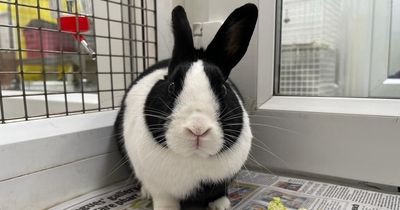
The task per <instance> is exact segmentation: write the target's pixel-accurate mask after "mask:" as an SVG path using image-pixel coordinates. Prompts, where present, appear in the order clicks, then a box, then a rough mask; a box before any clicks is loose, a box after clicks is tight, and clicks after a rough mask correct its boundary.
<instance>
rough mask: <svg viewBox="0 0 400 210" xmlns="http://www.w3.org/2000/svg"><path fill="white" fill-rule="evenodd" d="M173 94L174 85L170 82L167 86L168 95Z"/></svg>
mask: <svg viewBox="0 0 400 210" xmlns="http://www.w3.org/2000/svg"><path fill="white" fill-rule="evenodd" d="M174 92H175V83H174V82H171V83H170V84H169V85H168V93H171V94H172V93H174Z"/></svg>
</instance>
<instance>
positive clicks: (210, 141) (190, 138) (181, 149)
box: [166, 129, 223, 158]
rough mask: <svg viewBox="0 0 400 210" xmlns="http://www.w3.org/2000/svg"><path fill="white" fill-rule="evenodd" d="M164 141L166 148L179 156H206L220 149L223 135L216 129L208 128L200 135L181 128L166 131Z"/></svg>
mask: <svg viewBox="0 0 400 210" xmlns="http://www.w3.org/2000/svg"><path fill="white" fill-rule="evenodd" d="M166 143H167V146H168V149H170V150H172V151H173V152H175V153H177V154H179V155H181V156H184V157H190V156H199V157H202V158H207V157H210V156H213V155H215V154H217V153H218V152H219V151H220V150H221V148H222V146H223V136H222V133H221V131H219V130H218V129H210V130H209V131H207V132H204V133H202V134H201V135H199V134H197V135H196V134H193V133H191V132H189V131H187V130H185V129H182V130H181V131H176V130H175V131H167V133H166Z"/></svg>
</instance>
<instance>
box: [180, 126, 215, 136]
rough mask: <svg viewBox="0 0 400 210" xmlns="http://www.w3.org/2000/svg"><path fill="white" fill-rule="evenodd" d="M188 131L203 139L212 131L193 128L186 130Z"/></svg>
mask: <svg viewBox="0 0 400 210" xmlns="http://www.w3.org/2000/svg"><path fill="white" fill-rule="evenodd" d="M186 130H187V131H188V132H189V133H191V134H192V135H194V136H197V137H201V136H204V135H206V134H207V133H208V132H209V131H210V130H211V128H199V127H191V128H186Z"/></svg>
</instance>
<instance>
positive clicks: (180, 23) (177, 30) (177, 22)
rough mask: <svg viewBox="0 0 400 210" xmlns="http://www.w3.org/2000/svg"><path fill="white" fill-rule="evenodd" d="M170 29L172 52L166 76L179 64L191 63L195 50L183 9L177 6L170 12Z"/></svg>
mask: <svg viewBox="0 0 400 210" xmlns="http://www.w3.org/2000/svg"><path fill="white" fill-rule="evenodd" d="M172 29H173V33H174V50H173V51H172V58H171V61H170V64H169V67H168V74H169V75H170V74H171V72H172V71H173V70H174V69H175V66H176V65H177V64H179V63H181V62H185V61H193V60H194V58H195V49H194V44H193V37H192V29H191V28H190V25H189V21H188V19H187V16H186V12H185V9H183V7H181V6H177V7H175V8H174V10H173V11H172Z"/></svg>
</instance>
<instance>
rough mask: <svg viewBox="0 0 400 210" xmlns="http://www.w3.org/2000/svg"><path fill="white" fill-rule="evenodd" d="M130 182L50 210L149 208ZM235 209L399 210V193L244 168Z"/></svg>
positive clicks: (234, 189) (232, 192)
mask: <svg viewBox="0 0 400 210" xmlns="http://www.w3.org/2000/svg"><path fill="white" fill-rule="evenodd" d="M139 191H140V190H139V189H138V187H137V186H136V185H134V184H132V183H129V182H126V181H124V182H121V183H118V184H116V185H113V186H110V187H107V188H104V189H101V190H98V191H95V192H92V193H89V194H87V195H83V196H81V197H78V198H76V199H73V200H71V201H68V202H65V203H63V204H60V205H57V206H55V207H53V208H51V209H50V210H150V209H152V203H151V200H150V199H142V198H140V196H139ZM228 193H229V199H230V201H231V204H232V209H234V210H239V209H243V210H267V209H268V204H269V202H270V201H271V200H272V199H273V198H275V197H279V198H280V200H281V202H282V203H283V205H284V206H285V207H286V209H287V210H298V209H306V210H400V195H394V194H386V193H381V192H374V191H368V190H362V189H357V188H352V187H346V186H341V185H335V184H329V183H324V182H316V181H311V180H305V179H297V178H290V177H283V176H275V175H271V174H265V173H258V172H253V171H248V170H242V171H241V172H240V173H239V174H238V176H237V178H236V180H235V181H234V182H233V183H232V184H231V185H230V187H229V189H228Z"/></svg>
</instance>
